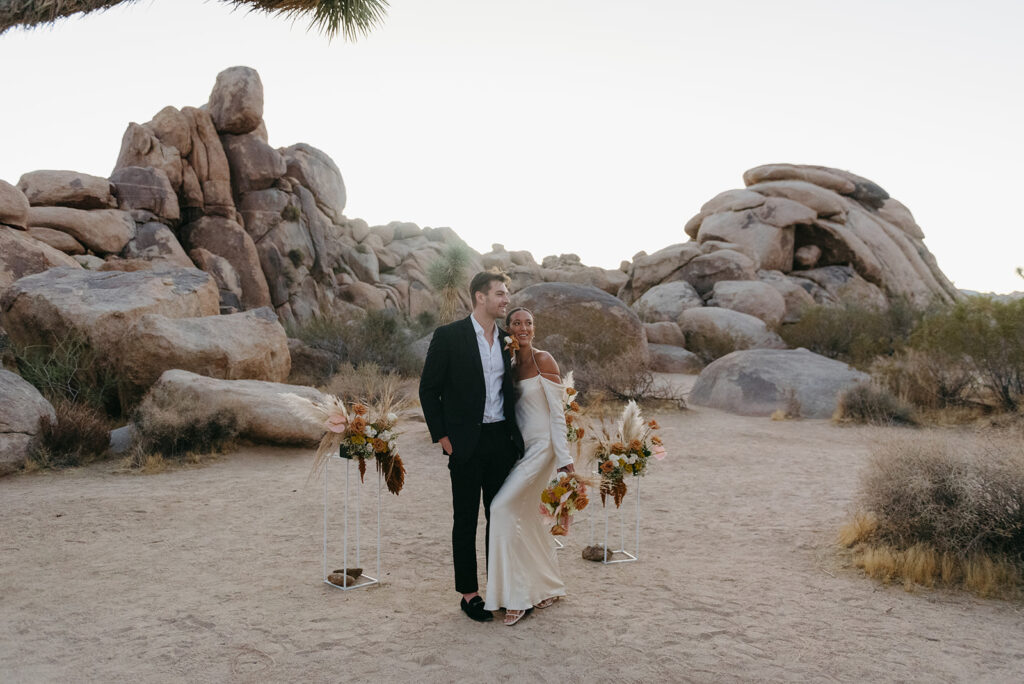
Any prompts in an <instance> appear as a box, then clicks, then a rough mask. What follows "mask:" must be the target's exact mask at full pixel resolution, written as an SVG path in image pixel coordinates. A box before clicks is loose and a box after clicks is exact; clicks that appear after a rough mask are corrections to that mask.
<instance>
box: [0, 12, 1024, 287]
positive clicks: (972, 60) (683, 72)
mask: <svg viewBox="0 0 1024 684" xmlns="http://www.w3.org/2000/svg"><path fill="white" fill-rule="evenodd" d="M307 24H308V22H306V21H305V20H301V19H300V20H298V21H295V22H292V21H291V20H286V19H283V18H274V17H271V16H267V15H262V14H254V13H247V12H245V11H237V10H232V9H231V6H230V4H226V3H223V2H215V1H213V0H205V1H204V0H142V1H141V2H137V3H131V4H128V5H126V6H121V7H117V8H115V9H112V10H109V11H106V12H102V13H98V14H92V15H88V16H84V17H73V18H70V19H65V20H61V21H59V22H58V23H57V24H55V25H54V26H53V27H50V28H44V29H37V30H34V31H24V30H13V31H8V32H7V33H6V34H4V35H2V36H0V65H3V68H0V92H2V93H3V94H4V98H3V99H4V103H3V105H2V106H0V178H2V179H4V180H6V181H8V182H11V183H16V182H17V180H18V178H19V177H20V176H21V174H23V173H25V172H27V171H31V170H35V169H47V168H49V169H73V170H76V171H82V172H86V173H92V174H96V175H100V176H107V175H109V174H110V172H111V171H112V169H113V165H114V162H115V160H116V158H117V153H118V150H119V148H120V141H121V136H122V134H123V133H124V130H125V128H126V126H127V125H128V122H130V121H135V122H138V123H142V122H145V121H148V120H149V119H150V118H152V116H153V115H154V114H156V112H158V111H159V110H160V109H161V108H163V107H164V106H166V105H174V106H176V107H183V106H186V105H192V106H198V105H201V104H203V103H204V102H206V100H207V99H208V97H209V93H210V89H211V88H212V86H213V83H214V80H215V78H216V75H217V73H218V72H219V71H221V70H223V69H225V68H227V67H229V66H234V65H247V66H251V67H253V68H255V69H257V70H258V71H259V73H260V77H261V79H262V81H263V86H264V94H265V107H264V119H265V121H266V124H267V128H268V130H269V134H270V143H271V144H272V145H274V146H281V147H283V146H287V145H290V144H293V143H296V142H306V143H309V144H311V145H313V146H315V147H318V148H320V149H322V150H324V151H325V152H327V153H328V154H329V155H330V156H331V157H332V158H333V159H334V160H335V162H337V164H338V166H339V168H340V169H341V172H342V175H343V177H344V179H345V184H346V188H347V191H348V205H347V207H346V209H345V214H346V215H347V216H349V217H353V218H355V217H359V218H363V219H365V220H366V221H368V222H369V223H370V224H371V225H375V224H381V223H387V222H389V221H393V220H398V221H412V222H414V223H416V224H418V225H420V226H434V227H437V226H450V227H452V228H454V229H455V231H456V232H457V233H458V234H459V235H460V236H462V237H463V239H465V240H466V241H467V242H468V243H469V244H470V245H471V246H472V247H473V248H475V249H477V250H479V251H481V252H486V251H489V250H490V246H491V244H493V243H500V244H503V245H505V246H506V248H508V249H526V250H529V251H531V252H532V253H533V255H534V256H535V257H536V258H537V260H538V261H540V259H541V258H542V257H543V256H545V255H548V254H561V253H567V252H572V253H575V254H578V255H579V256H580V257H581V258H582V260H583V262H584V263H586V264H589V265H597V266H604V267H606V268H615V267H617V266H618V265H619V263H620V262H621V261H622V260H624V259H631V258H632V257H633V256H634V255H635V254H636V253H638V252H640V251H641V250H643V251H647V252H648V253H649V252H653V251H655V250H657V249H660V248H662V247H665V246H668V245H670V244H674V243H678V242H685V241H686V240H688V238H687V236H686V235H685V234H684V233H683V225H684V224H685V223H686V221H687V220H688V219H689V218H690V217H691V216H693V215H694V214H696V213H697V212H698V211H699V209H700V206H701V204H703V203H704V202H706V201H707V200H708V199H710V198H711V197H713V196H714V195H716V194H718V193H719V192H721V191H723V190H728V189H731V188H739V187H743V181H742V174H743V172H744V171H745V170H746V169H749V168H752V167H754V166H758V165H760V164H767V163H778V162H787V163H801V164H819V165H824V166H831V167H836V168H841V169H847V170H849V171H852V172H854V173H856V174H859V175H861V176H865V177H867V178H869V179H871V180H873V181H875V182H876V183H878V184H879V185H881V186H882V187H884V188H885V189H886V190H887V191H888V192H889V194H890V195H891V196H893V197H895V198H896V199H898V200H900V201H901V202H903V203H904V204H905V205H907V206H908V207H909V208H910V210H911V211H912V212H913V214H914V216H915V218H916V219H917V222H918V224H920V226H921V227H922V229H923V230H924V233H925V244H926V245H927V246H928V248H929V249H930V250H931V251H932V252H933V253H934V254H935V256H936V258H937V259H938V263H939V266H940V267H941V268H942V269H943V271H944V272H945V273H946V275H947V276H949V277H950V278H951V279H952V280H953V282H954V283H955V284H956V285H957V286H958V287H961V288H966V289H973V290H981V291H993V292H1009V291H1012V290H1024V280H1022V279H1021V278H1020V277H1018V276H1017V275H1016V273H1015V272H1014V269H1015V267H1018V266H1024V220H1022V219H1021V217H1020V214H1019V213H1017V211H1016V210H1015V206H1016V201H1014V202H1011V207H1010V208H1009V209H1007V208H1006V206H1005V205H1004V204H1002V202H1003V200H1008V201H1009V200H1012V198H1013V197H1015V196H1018V195H1019V194H1020V192H1021V189H1022V187H1024V173H1022V171H1021V169H1022V168H1024V166H1022V160H1024V125H1022V122H1024V88H1022V84H1024V40H1021V39H1020V37H1019V35H1018V34H1019V30H1020V27H1021V26H1024V2H1019V0H975V1H972V2H967V1H966V0H962V1H961V2H949V1H946V0H931V1H928V2H926V1H919V0H862V1H861V2H857V3H837V2H829V1H828V0H777V1H776V2H771V3H766V2H757V1H755V0H743V1H740V0H714V2H712V1H710V0H706V1H705V2H690V1H687V0H633V2H631V3H622V2H612V1H611V0H517V1H516V2H503V3H498V2H484V1H481V0H431V2H424V1H423V0H392V2H391V7H390V10H389V12H388V16H387V18H386V19H385V21H384V23H383V25H382V26H380V27H379V28H377V29H375V30H374V31H373V32H372V33H371V34H369V35H368V36H366V37H364V38H362V39H360V40H359V41H357V42H355V43H346V42H344V41H343V40H341V39H340V38H339V39H335V40H333V41H330V40H328V39H327V38H326V37H324V36H323V35H321V34H319V33H316V32H310V31H307Z"/></svg>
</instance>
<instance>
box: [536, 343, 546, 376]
mask: <svg viewBox="0 0 1024 684" xmlns="http://www.w3.org/2000/svg"><path fill="white" fill-rule="evenodd" d="M533 365H534V367H535V368H536V369H537V375H544V374H543V373H541V372H540V364H539V363H537V350H536V349H534V350H533Z"/></svg>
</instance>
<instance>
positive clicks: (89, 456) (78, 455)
mask: <svg viewBox="0 0 1024 684" xmlns="http://www.w3.org/2000/svg"><path fill="white" fill-rule="evenodd" d="M53 410H54V413H55V414H56V417H57V419H56V420H55V421H51V420H50V419H49V417H48V416H44V417H43V418H41V419H40V420H39V431H38V432H37V433H36V436H35V439H34V440H33V442H32V445H31V447H30V448H29V457H28V460H29V462H30V463H29V466H30V467H36V468H67V467H73V466H80V465H85V464H87V463H91V462H92V461H95V460H98V459H100V458H102V457H103V455H104V454H105V453H106V451H107V448H108V447H109V446H110V428H111V427H112V426H111V421H110V419H109V418H107V416H106V414H105V413H103V412H102V411H99V410H98V409H96V408H94V407H93V406H90V405H88V404H76V403H74V402H72V401H70V400H68V399H66V398H57V399H55V400H54V401H53Z"/></svg>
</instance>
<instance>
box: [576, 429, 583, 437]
mask: <svg viewBox="0 0 1024 684" xmlns="http://www.w3.org/2000/svg"><path fill="white" fill-rule="evenodd" d="M576 439H583V428H581V427H578V428H576Z"/></svg>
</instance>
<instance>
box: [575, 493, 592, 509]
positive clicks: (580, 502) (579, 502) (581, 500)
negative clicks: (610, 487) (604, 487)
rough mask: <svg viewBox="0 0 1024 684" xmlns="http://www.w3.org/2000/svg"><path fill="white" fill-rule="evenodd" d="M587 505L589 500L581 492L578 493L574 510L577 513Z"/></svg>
mask: <svg viewBox="0 0 1024 684" xmlns="http://www.w3.org/2000/svg"><path fill="white" fill-rule="evenodd" d="M588 503H590V499H588V498H587V495H586V494H584V493H583V492H580V493H579V494H577V495H576V510H577V511H582V510H583V509H584V508H586V507H587V504H588Z"/></svg>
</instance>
